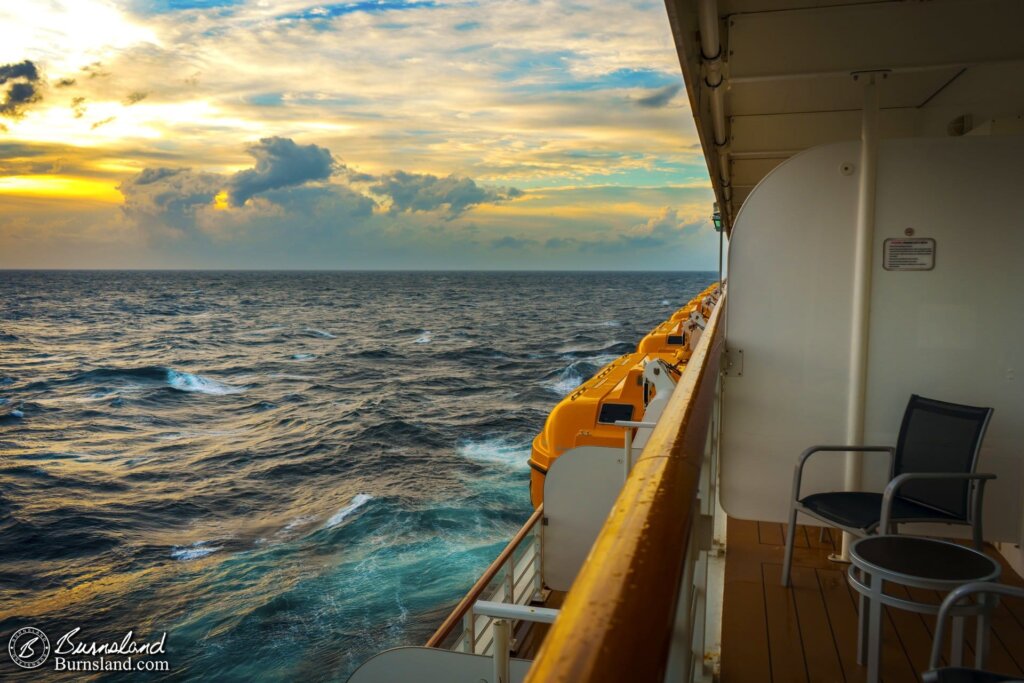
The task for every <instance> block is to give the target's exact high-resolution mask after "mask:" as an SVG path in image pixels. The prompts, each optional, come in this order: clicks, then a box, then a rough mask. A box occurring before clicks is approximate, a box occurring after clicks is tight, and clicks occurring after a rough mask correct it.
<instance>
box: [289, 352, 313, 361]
mask: <svg viewBox="0 0 1024 683" xmlns="http://www.w3.org/2000/svg"><path fill="white" fill-rule="evenodd" d="M314 358H316V354H313V353H293V354H292V360H313V359H314Z"/></svg>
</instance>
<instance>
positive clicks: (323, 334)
mask: <svg viewBox="0 0 1024 683" xmlns="http://www.w3.org/2000/svg"><path fill="white" fill-rule="evenodd" d="M306 332H309V333H310V334H314V335H316V336H317V337H323V338H324V339H337V337H335V336H334V335H333V334H331V333H330V332H325V331H324V330H318V329H316V328H315V327H307V328H306Z"/></svg>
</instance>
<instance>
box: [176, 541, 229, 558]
mask: <svg viewBox="0 0 1024 683" xmlns="http://www.w3.org/2000/svg"><path fill="white" fill-rule="evenodd" d="M222 549H223V547H222V546H219V545H210V541H196V542H195V543H193V544H192V545H186V546H174V547H173V548H172V549H171V557H172V558H174V559H175V560H181V561H182V562H187V561H188V560H196V559H199V558H200V557H206V556H207V555H209V554H210V553H215V552H217V551H218V550H222Z"/></svg>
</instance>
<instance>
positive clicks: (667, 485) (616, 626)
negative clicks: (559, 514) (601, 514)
mask: <svg viewBox="0 0 1024 683" xmlns="http://www.w3.org/2000/svg"><path fill="white" fill-rule="evenodd" d="M724 305H725V296H724V295H723V296H722V298H721V300H720V301H719V303H718V305H717V306H716V307H715V310H714V311H713V313H712V315H711V318H710V319H709V320H708V324H707V326H706V328H705V331H704V334H703V335H702V337H701V340H700V343H699V344H698V346H697V349H696V350H695V351H694V354H693V356H692V357H691V358H690V362H689V364H688V365H687V367H686V370H685V371H684V372H683V375H682V377H681V378H680V380H679V386H677V387H676V390H675V392H674V393H673V395H672V398H671V399H670V401H669V403H668V405H667V406H666V407H665V411H664V413H663V414H662V417H661V419H660V420H659V422H658V426H657V427H655V428H654V431H653V432H652V433H651V437H650V440H649V441H648V443H647V446H646V447H645V448H644V450H643V453H642V454H641V455H640V458H639V459H638V460H637V462H636V465H634V467H633V470H632V471H631V472H630V475H629V478H628V479H627V480H626V484H625V486H623V489H622V491H621V492H620V493H619V497H618V498H617V499H616V501H615V505H614V506H613V507H612V511H611V512H610V513H609V516H608V519H607V520H606V521H605V524H604V526H603V527H602V529H601V531H600V533H599V534H598V537H597V541H596V542H595V543H594V546H593V547H592V548H591V550H590V554H589V555H588V556H587V560H586V561H585V562H584V564H583V567H582V568H581V569H580V573H579V575H578V576H577V578H576V581H575V582H574V583H573V586H572V588H571V589H570V591H569V593H568V595H567V596H566V599H565V604H564V605H563V606H562V610H561V613H560V614H559V616H558V618H557V619H556V620H555V623H554V625H553V626H552V627H551V630H550V631H549V632H548V635H547V638H545V640H544V643H543V645H542V646H541V649H540V652H538V654H537V658H536V659H535V660H534V663H533V666H532V667H531V668H530V671H529V674H528V675H527V677H526V683H542V682H543V683H552V682H554V681H563V682H565V683H580V682H582V681H587V682H591V681H616V682H617V681H661V680H663V679H664V675H665V668H666V666H667V663H668V654H669V647H670V643H671V636H672V631H673V622H674V619H675V608H676V603H677V600H678V597H679V589H680V583H681V580H682V576H683V572H684V563H685V559H686V552H687V548H688V546H689V544H690V536H691V534H692V533H694V523H695V519H696V518H697V516H698V514H699V512H698V510H697V495H698V489H699V485H700V472H701V464H702V461H703V459H704V451H705V445H706V439H707V435H708V429H709V423H710V418H711V411H712V409H713V406H714V400H715V388H716V385H717V380H718V373H719V367H720V360H721V355H722V353H721V352H722V348H723V343H724V335H723V330H722V327H721V326H720V324H719V320H720V318H721V316H722V310H723V308H724Z"/></svg>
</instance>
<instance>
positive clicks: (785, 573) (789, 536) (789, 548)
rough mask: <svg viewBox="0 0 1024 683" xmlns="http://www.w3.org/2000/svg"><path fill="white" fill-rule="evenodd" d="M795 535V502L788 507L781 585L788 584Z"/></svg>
mask: <svg viewBox="0 0 1024 683" xmlns="http://www.w3.org/2000/svg"><path fill="white" fill-rule="evenodd" d="M795 536H796V503H793V507H791V508H790V509H789V530H788V531H786V554H785V555H784V556H783V559H782V586H783V588H785V587H786V586H788V585H789V570H790V568H791V566H792V564H793V539H794V537H795Z"/></svg>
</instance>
